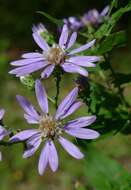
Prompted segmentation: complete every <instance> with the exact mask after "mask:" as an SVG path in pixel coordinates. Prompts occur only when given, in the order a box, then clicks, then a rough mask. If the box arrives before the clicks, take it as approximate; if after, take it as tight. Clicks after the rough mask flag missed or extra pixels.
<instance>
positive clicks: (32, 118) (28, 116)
mask: <svg viewBox="0 0 131 190" xmlns="http://www.w3.org/2000/svg"><path fill="white" fill-rule="evenodd" d="M24 118H25V119H26V121H27V123H29V124H38V123H39V121H38V120H37V119H36V118H34V117H32V116H30V115H28V114H24Z"/></svg>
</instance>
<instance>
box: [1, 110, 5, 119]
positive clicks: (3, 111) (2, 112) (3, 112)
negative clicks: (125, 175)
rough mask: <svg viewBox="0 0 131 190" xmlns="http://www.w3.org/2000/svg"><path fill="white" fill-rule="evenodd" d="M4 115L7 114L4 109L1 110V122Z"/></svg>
mask: <svg viewBox="0 0 131 190" xmlns="http://www.w3.org/2000/svg"><path fill="white" fill-rule="evenodd" d="M4 114H5V110H4V109H0V120H2V118H3V116H4Z"/></svg>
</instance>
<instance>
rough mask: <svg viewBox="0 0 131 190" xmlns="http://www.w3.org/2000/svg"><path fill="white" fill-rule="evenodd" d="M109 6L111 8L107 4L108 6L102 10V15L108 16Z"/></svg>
mask: <svg viewBox="0 0 131 190" xmlns="http://www.w3.org/2000/svg"><path fill="white" fill-rule="evenodd" d="M109 8H110V6H109V5H107V6H106V7H105V8H104V9H103V10H102V12H101V13H100V15H101V16H106V15H107V13H108V11H109Z"/></svg>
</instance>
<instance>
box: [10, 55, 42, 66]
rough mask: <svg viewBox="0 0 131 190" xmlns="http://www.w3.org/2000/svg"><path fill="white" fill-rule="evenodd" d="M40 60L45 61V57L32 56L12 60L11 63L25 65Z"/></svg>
mask: <svg viewBox="0 0 131 190" xmlns="http://www.w3.org/2000/svg"><path fill="white" fill-rule="evenodd" d="M39 61H44V58H43V57H39V58H31V59H20V60H17V61H12V62H11V63H10V64H11V65H13V66H24V65H29V64H32V63H36V64H37V62H39Z"/></svg>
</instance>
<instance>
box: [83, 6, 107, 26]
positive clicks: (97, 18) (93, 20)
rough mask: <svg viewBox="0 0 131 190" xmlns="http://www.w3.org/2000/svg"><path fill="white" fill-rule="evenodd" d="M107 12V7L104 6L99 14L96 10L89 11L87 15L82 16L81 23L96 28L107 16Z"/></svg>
mask: <svg viewBox="0 0 131 190" xmlns="http://www.w3.org/2000/svg"><path fill="white" fill-rule="evenodd" d="M108 11H109V6H106V7H105V8H104V9H103V10H102V11H101V12H100V13H99V12H98V10H97V9H92V10H89V11H88V12H87V13H85V14H84V15H83V17H82V18H81V21H82V22H83V24H84V25H88V24H91V25H94V26H97V25H98V24H100V23H102V22H103V20H104V17H105V16H107V14H108Z"/></svg>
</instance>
